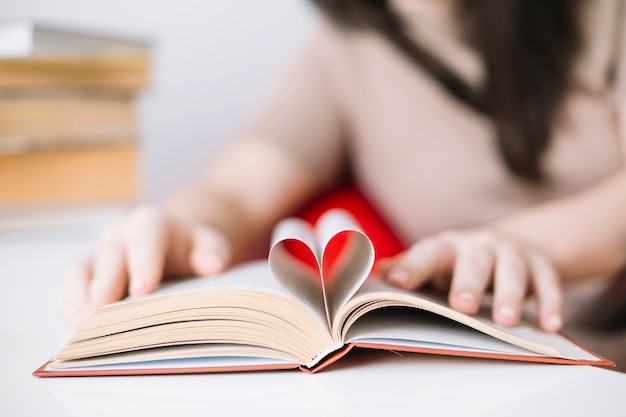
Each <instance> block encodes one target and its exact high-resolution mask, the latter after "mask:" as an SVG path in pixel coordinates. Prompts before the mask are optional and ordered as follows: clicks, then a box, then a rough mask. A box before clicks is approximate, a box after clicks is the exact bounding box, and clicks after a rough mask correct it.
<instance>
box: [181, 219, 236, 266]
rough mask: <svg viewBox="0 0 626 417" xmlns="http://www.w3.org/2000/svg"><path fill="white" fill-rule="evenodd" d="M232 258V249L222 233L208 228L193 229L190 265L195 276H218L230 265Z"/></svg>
mask: <svg viewBox="0 0 626 417" xmlns="http://www.w3.org/2000/svg"><path fill="white" fill-rule="evenodd" d="M231 258H232V248H231V247H230V244H229V242H228V240H227V239H226V237H225V236H224V235H223V234H222V233H220V232H218V231H216V230H213V229H209V228H206V227H195V228H194V229H193V231H192V248H191V252H190V254H189V263H190V265H191V269H192V271H193V273H194V274H196V275H215V274H218V273H220V272H222V271H223V270H224V268H225V267H226V266H227V265H228V264H229V263H230V261H231Z"/></svg>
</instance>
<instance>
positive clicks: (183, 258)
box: [61, 206, 232, 325]
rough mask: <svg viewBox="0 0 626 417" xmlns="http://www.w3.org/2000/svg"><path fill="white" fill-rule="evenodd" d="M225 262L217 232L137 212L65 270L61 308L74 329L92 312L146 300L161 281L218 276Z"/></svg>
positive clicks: (147, 210) (227, 253)
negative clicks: (125, 299)
mask: <svg viewBox="0 0 626 417" xmlns="http://www.w3.org/2000/svg"><path fill="white" fill-rule="evenodd" d="M231 258H232V248H231V244H230V242H229V240H228V239H227V238H226V236H225V235H224V234H223V233H222V232H220V231H218V230H215V229H211V228H208V227H206V226H203V225H199V224H193V223H184V222H182V221H180V220H177V219H175V218H173V217H172V216H170V215H168V214H166V213H165V212H164V211H162V210H161V209H159V208H157V207H153V206H143V207H140V208H137V209H135V210H134V211H133V212H132V213H131V214H130V216H128V217H127V218H126V219H124V220H122V221H118V222H116V223H114V224H112V225H110V226H109V227H108V228H107V229H106V231H105V233H104V234H103V236H102V239H101V241H100V244H99V245H98V247H97V249H96V250H95V251H94V252H93V253H92V254H90V255H88V256H86V257H84V258H83V259H81V260H80V261H78V262H76V263H74V264H73V265H72V266H71V268H70V269H69V271H68V272H67V274H66V276H65V281H64V283H63V286H62V291H61V305H62V308H63V310H64V312H65V314H66V315H67V316H68V317H69V318H70V319H71V320H72V321H73V322H74V323H75V324H76V325H77V324H78V323H79V322H80V321H82V319H83V318H84V317H85V316H86V315H87V314H88V313H89V312H90V311H91V310H93V309H94V308H96V307H99V306H102V305H104V304H107V303H111V302H114V301H117V300H120V299H121V298H123V297H125V296H126V295H131V296H141V295H145V294H148V293H150V292H152V291H154V290H155V289H156V288H157V287H158V286H159V283H160V282H161V280H163V279H164V278H168V277H181V276H200V275H214V274H217V273H220V272H221V271H223V270H224V268H225V267H226V266H227V265H228V264H229V262H230V261H231Z"/></svg>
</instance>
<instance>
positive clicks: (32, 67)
mask: <svg viewBox="0 0 626 417" xmlns="http://www.w3.org/2000/svg"><path fill="white" fill-rule="evenodd" d="M149 52H150V48H149V44H148V43H147V42H144V41H139V40H134V39H126V38H117V37H113V36H102V35H95V34H92V33H85V32H79V31H71V30H65V29H58V28H53V27H48V26H42V25H38V24H35V23H33V22H29V21H4V22H3V21H0V207H1V206H3V205H10V206H15V205H16V204H17V205H18V206H21V205H30V206H32V205H41V204H47V205H50V204H68V203H71V204H74V203H84V202H118V201H120V202H130V201H133V200H135V199H136V198H137V197H138V174H137V171H138V169H137V168H138V159H137V156H138V133H137V124H136V118H135V111H134V99H135V97H136V95H137V94H138V93H139V92H140V91H142V90H144V89H145V88H146V87H147V85H148V79H149V57H150V56H149V55H150V54H149Z"/></svg>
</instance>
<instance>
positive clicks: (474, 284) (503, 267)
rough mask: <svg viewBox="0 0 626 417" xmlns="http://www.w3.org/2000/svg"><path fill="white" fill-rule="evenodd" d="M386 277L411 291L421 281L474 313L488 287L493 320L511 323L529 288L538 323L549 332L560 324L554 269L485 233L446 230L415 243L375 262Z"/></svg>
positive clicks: (537, 256)
mask: <svg viewBox="0 0 626 417" xmlns="http://www.w3.org/2000/svg"><path fill="white" fill-rule="evenodd" d="M380 267H381V271H382V272H383V273H384V274H385V276H386V278H387V280H388V281H389V282H390V283H391V284H393V285H395V286H398V287H401V288H404V289H409V290H415V289H417V288H419V287H421V286H422V285H424V284H426V283H429V282H430V283H431V284H432V285H434V286H435V287H437V288H440V289H444V290H446V291H449V294H448V302H449V303H450V306H451V307H452V308H454V309H455V310H457V311H460V312H462V313H466V314H473V313H476V311H477V310H478V308H479V307H480V301H481V298H482V297H483V295H484V293H485V292H486V291H487V290H488V289H490V288H493V293H494V298H493V308H492V315H493V320H494V321H495V322H496V323H500V324H503V325H507V326H514V325H516V324H517V323H518V322H519V320H520V316H521V311H522V302H523V300H524V298H525V297H526V295H527V294H528V292H529V291H533V292H534V294H535V296H536V297H537V302H538V310H539V311H538V313H539V323H540V325H541V327H542V328H543V329H544V330H546V331H550V332H557V331H559V330H560V328H561V326H562V314H561V302H562V300H561V298H562V295H561V289H560V279H559V276H558V273H557V272H556V270H555V269H554V267H553V266H552V265H551V263H550V262H549V261H548V259H547V258H546V257H544V256H543V255H542V254H541V253H539V252H537V251H535V250H533V249H531V248H527V247H524V246H522V245H520V244H518V243H516V242H514V241H512V240H510V239H507V238H504V237H501V236H498V235H497V234H495V233H492V232H488V231H470V232H445V233H441V234H439V235H436V236H433V237H429V238H426V239H423V240H421V241H419V242H418V243H416V244H414V245H413V246H412V247H410V248H409V249H408V250H406V251H405V252H403V253H401V254H400V255H398V256H396V257H394V258H393V259H390V260H385V261H383V262H381V264H380Z"/></svg>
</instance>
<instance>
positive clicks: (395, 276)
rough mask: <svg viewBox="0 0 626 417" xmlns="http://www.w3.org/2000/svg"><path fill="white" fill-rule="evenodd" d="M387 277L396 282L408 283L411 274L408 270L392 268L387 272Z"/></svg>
mask: <svg viewBox="0 0 626 417" xmlns="http://www.w3.org/2000/svg"><path fill="white" fill-rule="evenodd" d="M388 278H389V281H393V282H395V283H396V284H400V285H406V284H408V282H409V280H410V278H411V276H410V275H409V273H408V271H406V270H404V269H394V270H392V271H391V272H389V275H388Z"/></svg>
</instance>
